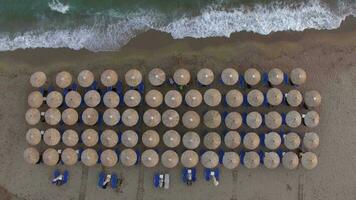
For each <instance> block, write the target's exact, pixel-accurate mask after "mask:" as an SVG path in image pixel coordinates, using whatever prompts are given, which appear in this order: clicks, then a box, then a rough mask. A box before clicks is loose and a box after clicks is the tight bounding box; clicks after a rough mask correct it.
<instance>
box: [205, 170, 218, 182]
mask: <svg viewBox="0 0 356 200" xmlns="http://www.w3.org/2000/svg"><path fill="white" fill-rule="evenodd" d="M204 178H205V180H206V181H211V180H213V183H214V185H215V186H218V185H219V180H220V170H219V168H215V169H207V168H205V169H204Z"/></svg>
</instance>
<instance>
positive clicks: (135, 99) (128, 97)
mask: <svg viewBox="0 0 356 200" xmlns="http://www.w3.org/2000/svg"><path fill="white" fill-rule="evenodd" d="M124 102H125V104H126V105H127V106H128V107H135V106H138V104H140V102H141V94H140V93H139V92H138V91H137V90H128V91H127V92H125V94H124Z"/></svg>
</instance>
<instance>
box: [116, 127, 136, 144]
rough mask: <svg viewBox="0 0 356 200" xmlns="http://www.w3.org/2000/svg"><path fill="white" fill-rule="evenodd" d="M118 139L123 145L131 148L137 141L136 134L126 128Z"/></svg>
mask: <svg viewBox="0 0 356 200" xmlns="http://www.w3.org/2000/svg"><path fill="white" fill-rule="evenodd" d="M120 141H121V143H122V144H123V145H124V146H125V147H129V148H132V147H134V146H136V144H137V142H138V135H137V133H136V132H135V131H133V130H126V131H124V132H123V133H122V135H121V140H120Z"/></svg>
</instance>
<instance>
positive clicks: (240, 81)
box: [239, 74, 245, 89]
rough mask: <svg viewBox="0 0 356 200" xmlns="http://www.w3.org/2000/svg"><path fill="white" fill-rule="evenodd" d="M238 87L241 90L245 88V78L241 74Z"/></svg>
mask: <svg viewBox="0 0 356 200" xmlns="http://www.w3.org/2000/svg"><path fill="white" fill-rule="evenodd" d="M239 86H240V88H241V89H244V88H245V78H244V76H243V75H242V74H240V78H239Z"/></svg>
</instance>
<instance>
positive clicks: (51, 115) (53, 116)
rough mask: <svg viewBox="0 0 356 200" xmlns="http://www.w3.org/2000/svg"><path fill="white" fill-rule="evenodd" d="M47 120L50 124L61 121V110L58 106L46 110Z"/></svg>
mask: <svg viewBox="0 0 356 200" xmlns="http://www.w3.org/2000/svg"><path fill="white" fill-rule="evenodd" d="M45 121H46V122H47V124H49V125H52V126H54V125H57V124H58V123H59V122H60V121H61V112H60V111H59V110H58V109H57V108H50V109H48V110H47V111H46V112H45Z"/></svg>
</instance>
